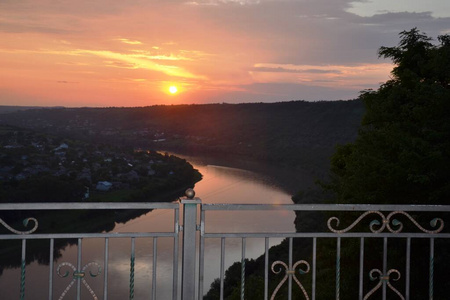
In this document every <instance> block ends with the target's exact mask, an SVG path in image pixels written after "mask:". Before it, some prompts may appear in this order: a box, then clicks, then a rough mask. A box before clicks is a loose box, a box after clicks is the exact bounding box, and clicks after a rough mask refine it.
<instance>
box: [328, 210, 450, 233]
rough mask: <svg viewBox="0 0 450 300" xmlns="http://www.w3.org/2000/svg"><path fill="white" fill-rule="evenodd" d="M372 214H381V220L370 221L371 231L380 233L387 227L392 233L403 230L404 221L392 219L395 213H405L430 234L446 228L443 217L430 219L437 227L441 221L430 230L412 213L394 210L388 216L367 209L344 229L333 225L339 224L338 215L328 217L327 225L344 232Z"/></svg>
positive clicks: (419, 227)
mask: <svg viewBox="0 0 450 300" xmlns="http://www.w3.org/2000/svg"><path fill="white" fill-rule="evenodd" d="M370 214H376V215H379V216H380V217H381V222H380V221H378V220H373V221H372V222H370V225H369V227H370V231H372V232H373V233H380V232H382V231H383V230H385V229H386V228H387V230H389V231H390V232H392V233H399V232H401V231H402V229H403V223H402V222H400V221H399V220H397V219H392V220H391V218H392V216H394V215H404V216H406V217H407V218H408V219H409V220H410V221H411V222H412V223H413V224H414V225H415V226H416V227H417V228H418V229H420V230H421V231H422V232H425V233H430V234H434V233H439V232H441V231H442V229H443V228H444V221H443V220H442V219H441V218H434V219H433V220H431V221H430V225H431V227H433V228H436V227H437V226H438V223H439V227H438V228H436V229H435V230H428V229H425V228H423V227H422V226H420V224H419V223H418V222H417V221H416V220H414V218H413V217H411V215H410V214H408V213H406V212H404V211H393V212H391V213H390V214H388V215H387V216H385V215H384V214H383V213H381V212H380V211H374V210H371V211H366V212H365V213H363V214H362V215H361V216H359V217H358V218H357V219H356V220H355V221H354V222H353V223H352V224H350V226H348V227H347V228H344V229H335V228H333V227H332V225H331V223H332V222H333V221H335V222H336V226H339V223H340V221H339V219H338V218H337V217H331V218H329V219H328V222H327V225H328V229H330V230H331V231H332V232H335V233H344V232H347V231H350V230H351V229H352V228H354V227H355V226H356V225H357V224H358V223H359V222H360V221H361V220H362V219H364V218H365V217H366V216H367V215H370ZM376 226H380V227H379V228H378V229H376V228H375V227H376ZM392 226H393V227H397V229H395V228H393V227H392Z"/></svg>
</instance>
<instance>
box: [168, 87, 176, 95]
mask: <svg viewBox="0 0 450 300" xmlns="http://www.w3.org/2000/svg"><path fill="white" fill-rule="evenodd" d="M169 92H170V93H171V94H176V93H177V92H178V88H177V87H176V86H174V85H172V86H171V87H169Z"/></svg>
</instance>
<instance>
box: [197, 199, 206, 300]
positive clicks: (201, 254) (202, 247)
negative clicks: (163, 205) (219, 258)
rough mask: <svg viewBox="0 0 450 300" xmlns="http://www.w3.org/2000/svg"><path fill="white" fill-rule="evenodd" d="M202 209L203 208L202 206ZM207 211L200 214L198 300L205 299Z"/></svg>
mask: <svg viewBox="0 0 450 300" xmlns="http://www.w3.org/2000/svg"><path fill="white" fill-rule="evenodd" d="M200 207H201V206H200ZM204 233H205V211H204V210H203V209H201V213H200V246H199V260H198V261H199V265H198V266H199V271H198V273H199V278H198V300H202V299H203V280H204V278H203V277H204V261H205V238H204V237H203V234H204Z"/></svg>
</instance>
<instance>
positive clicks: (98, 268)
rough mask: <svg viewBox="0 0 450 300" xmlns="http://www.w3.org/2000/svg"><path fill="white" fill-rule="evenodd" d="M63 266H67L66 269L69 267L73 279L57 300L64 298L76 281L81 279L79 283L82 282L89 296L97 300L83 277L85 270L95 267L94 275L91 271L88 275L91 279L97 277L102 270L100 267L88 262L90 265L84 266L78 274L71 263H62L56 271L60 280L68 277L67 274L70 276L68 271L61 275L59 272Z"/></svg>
mask: <svg viewBox="0 0 450 300" xmlns="http://www.w3.org/2000/svg"><path fill="white" fill-rule="evenodd" d="M65 266H67V267H69V268H71V269H72V270H73V273H72V276H73V279H72V281H71V282H70V283H69V285H68V286H67V287H66V288H65V290H64V291H63V292H62V294H61V296H59V300H62V299H63V298H64V297H65V296H66V294H67V292H68V291H69V290H70V288H71V287H72V286H73V285H74V284H75V282H76V281H77V280H78V279H81V282H83V284H84V286H85V287H86V288H87V290H88V291H89V293H90V294H91V296H92V298H93V299H94V300H98V298H97V296H96V295H95V293H94V291H93V290H92V288H91V287H90V286H89V284H88V283H87V282H86V280H85V279H84V277H85V275H86V272H85V271H86V269H87V268H89V267H90V266H96V267H97V270H96V272H95V273H93V272H92V271H89V275H90V276H91V277H97V276H98V275H100V273H101V272H102V268H101V267H100V265H99V264H98V263H96V262H90V263H88V264H86V265H85V266H84V267H83V269H81V272H80V271H77V269H76V268H75V266H74V265H72V264H71V263H68V262H63V263H62V264H60V265H59V266H58V269H57V270H56V272H57V273H58V276H59V277H61V278H65V277H68V276H69V274H70V272H69V271H66V272H65V273H64V274H61V272H60V271H61V269H62V268H63V267H65Z"/></svg>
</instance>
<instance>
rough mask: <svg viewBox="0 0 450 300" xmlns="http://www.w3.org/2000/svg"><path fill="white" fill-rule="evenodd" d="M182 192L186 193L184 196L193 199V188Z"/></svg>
mask: <svg viewBox="0 0 450 300" xmlns="http://www.w3.org/2000/svg"><path fill="white" fill-rule="evenodd" d="M184 194H185V195H186V197H188V198H189V199H193V198H194V196H195V191H194V190H193V189H187V190H186V192H184Z"/></svg>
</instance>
